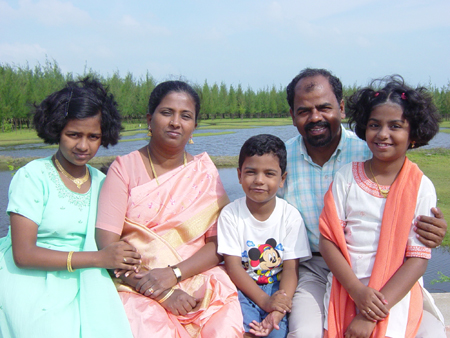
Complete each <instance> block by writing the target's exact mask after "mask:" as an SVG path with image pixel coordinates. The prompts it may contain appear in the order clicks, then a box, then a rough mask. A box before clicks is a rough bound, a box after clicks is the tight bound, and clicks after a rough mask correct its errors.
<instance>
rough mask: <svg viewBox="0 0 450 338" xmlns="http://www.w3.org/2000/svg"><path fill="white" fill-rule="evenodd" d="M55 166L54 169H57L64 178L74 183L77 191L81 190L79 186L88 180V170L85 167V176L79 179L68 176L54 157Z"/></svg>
mask: <svg viewBox="0 0 450 338" xmlns="http://www.w3.org/2000/svg"><path fill="white" fill-rule="evenodd" d="M55 164H56V167H57V168H58V170H59V171H60V172H61V174H63V175H64V176H66V177H67V178H68V179H69V180H71V181H72V182H73V183H75V184H76V185H77V188H78V189H81V186H82V185H83V184H84V183H85V182H86V181H87V180H88V179H89V169H88V168H87V167H86V174H85V175H84V176H83V177H81V178H75V177H73V176H72V175H70V174H69V173H68V172H67V171H66V170H65V169H64V168H63V166H62V165H61V163H59V161H58V159H57V158H56V156H55Z"/></svg>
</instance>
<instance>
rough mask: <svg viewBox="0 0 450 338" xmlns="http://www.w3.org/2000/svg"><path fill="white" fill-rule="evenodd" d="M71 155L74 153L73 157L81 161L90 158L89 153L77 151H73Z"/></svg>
mask: <svg viewBox="0 0 450 338" xmlns="http://www.w3.org/2000/svg"><path fill="white" fill-rule="evenodd" d="M73 155H74V157H75V158H76V159H78V160H82V161H84V160H89V159H90V155H89V154H77V153H74V154H73Z"/></svg>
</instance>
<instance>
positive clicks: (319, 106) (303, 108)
mask: <svg viewBox="0 0 450 338" xmlns="http://www.w3.org/2000/svg"><path fill="white" fill-rule="evenodd" d="M331 106H333V105H332V104H331V103H330V102H324V103H321V104H319V105H317V106H314V107H316V108H318V109H322V108H326V107H331ZM311 109H312V107H311V106H309V107H306V106H300V107H297V110H296V111H299V110H311Z"/></svg>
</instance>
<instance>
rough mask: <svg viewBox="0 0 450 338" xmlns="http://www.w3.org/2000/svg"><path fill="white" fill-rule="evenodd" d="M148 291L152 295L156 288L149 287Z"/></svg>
mask: <svg viewBox="0 0 450 338" xmlns="http://www.w3.org/2000/svg"><path fill="white" fill-rule="evenodd" d="M148 292H149V293H150V296H151V295H153V293H154V292H155V290H153V288H150V289H148Z"/></svg>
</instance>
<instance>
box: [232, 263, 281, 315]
mask: <svg viewBox="0 0 450 338" xmlns="http://www.w3.org/2000/svg"><path fill="white" fill-rule="evenodd" d="M223 258H224V261H225V268H226V269H227V273H228V275H229V276H230V278H231V280H232V282H233V283H234V284H235V285H236V287H237V288H238V289H239V290H240V291H241V292H243V293H244V294H245V295H246V296H247V297H248V298H250V299H251V300H252V301H253V302H254V303H255V304H256V305H258V306H259V307H260V308H261V309H263V310H264V311H266V312H272V311H273V310H277V311H280V312H283V313H285V312H286V311H287V309H286V308H287V306H286V308H282V307H278V308H276V309H273V308H271V307H270V296H269V295H268V294H267V293H265V292H264V291H263V290H261V289H260V288H259V287H258V285H257V284H256V283H255V281H254V280H253V278H251V277H250V276H249V275H248V273H247V272H246V271H245V270H244V268H243V267H242V264H241V257H239V256H230V255H223Z"/></svg>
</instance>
